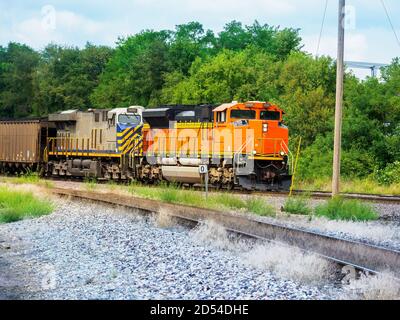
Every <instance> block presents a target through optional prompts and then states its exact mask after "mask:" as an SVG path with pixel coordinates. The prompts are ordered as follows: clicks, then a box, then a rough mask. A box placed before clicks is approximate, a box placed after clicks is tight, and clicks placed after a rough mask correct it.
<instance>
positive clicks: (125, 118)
mask: <svg viewBox="0 0 400 320" xmlns="http://www.w3.org/2000/svg"><path fill="white" fill-rule="evenodd" d="M140 120H141V118H140V116H139V115H136V114H135V115H133V114H120V115H119V116H118V123H124V124H130V125H133V126H138V125H139V124H140Z"/></svg>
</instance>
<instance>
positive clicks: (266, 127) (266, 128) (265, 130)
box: [263, 123, 268, 132]
mask: <svg viewBox="0 0 400 320" xmlns="http://www.w3.org/2000/svg"><path fill="white" fill-rule="evenodd" d="M263 132H268V123H264V124H263Z"/></svg>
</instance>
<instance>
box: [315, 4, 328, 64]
mask: <svg viewBox="0 0 400 320" xmlns="http://www.w3.org/2000/svg"><path fill="white" fill-rule="evenodd" d="M328 2H329V0H326V1H325V9H324V15H323V18H322V24H321V31H320V33H319V38H318V45H317V52H316V54H315V56H316V57H318V54H319V47H320V45H321V38H322V33H323V31H324V25H325V20H326V12H327V10H328Z"/></svg>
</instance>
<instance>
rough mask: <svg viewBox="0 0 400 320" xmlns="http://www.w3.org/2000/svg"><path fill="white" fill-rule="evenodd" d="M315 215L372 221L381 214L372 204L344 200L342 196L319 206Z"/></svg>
mask: <svg viewBox="0 0 400 320" xmlns="http://www.w3.org/2000/svg"><path fill="white" fill-rule="evenodd" d="M315 215H316V216H319V217H326V218H328V219H330V220H345V221H371V220H377V219H378V218H379V214H378V213H377V212H376V210H375V209H374V208H373V207H372V206H370V205H368V204H364V203H362V202H360V201H358V200H344V199H343V198H341V197H336V198H333V199H331V200H329V201H327V202H326V203H325V204H322V205H319V206H317V207H316V208H315Z"/></svg>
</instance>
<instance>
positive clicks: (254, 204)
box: [247, 198, 276, 216]
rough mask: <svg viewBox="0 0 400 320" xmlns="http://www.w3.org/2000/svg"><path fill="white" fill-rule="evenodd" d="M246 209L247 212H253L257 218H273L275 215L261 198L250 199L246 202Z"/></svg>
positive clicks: (271, 208)
mask: <svg viewBox="0 0 400 320" xmlns="http://www.w3.org/2000/svg"><path fill="white" fill-rule="evenodd" d="M247 208H248V211H249V212H253V213H255V214H257V215H259V216H274V215H275V214H276V212H275V209H274V208H273V207H272V206H270V205H268V204H267V203H266V202H265V200H263V199H261V198H250V199H249V200H247Z"/></svg>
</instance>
